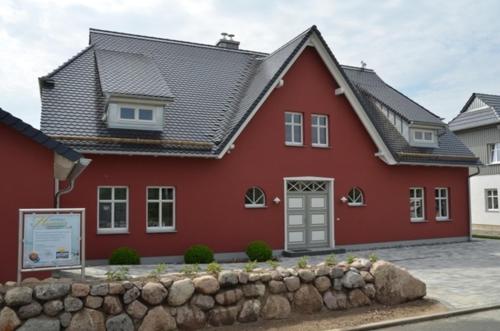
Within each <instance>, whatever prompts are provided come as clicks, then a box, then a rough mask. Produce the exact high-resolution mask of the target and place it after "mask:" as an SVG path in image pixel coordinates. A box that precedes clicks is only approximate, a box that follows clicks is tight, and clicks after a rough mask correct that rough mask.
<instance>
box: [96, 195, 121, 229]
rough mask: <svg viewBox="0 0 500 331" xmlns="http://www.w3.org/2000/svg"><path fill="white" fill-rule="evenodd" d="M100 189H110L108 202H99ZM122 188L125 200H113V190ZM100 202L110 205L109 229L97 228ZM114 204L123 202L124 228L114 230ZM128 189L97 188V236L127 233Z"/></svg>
mask: <svg viewBox="0 0 500 331" xmlns="http://www.w3.org/2000/svg"><path fill="white" fill-rule="evenodd" d="M102 188H110V189H111V199H110V200H106V199H104V200H101V197H100V190H101V189H102ZM118 188H124V189H125V192H126V199H125V200H121V199H120V200H117V199H115V189H118ZM101 202H104V203H111V227H110V228H101V227H99V220H100V217H99V216H100V215H99V210H100V208H99V207H100V204H101ZM116 202H125V223H126V224H127V226H126V227H124V228H115V203H116ZM128 209H129V189H128V186H98V187H97V222H96V223H97V225H96V226H97V234H120V233H128V228H129V210H128Z"/></svg>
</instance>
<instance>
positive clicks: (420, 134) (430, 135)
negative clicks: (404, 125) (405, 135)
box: [413, 129, 435, 144]
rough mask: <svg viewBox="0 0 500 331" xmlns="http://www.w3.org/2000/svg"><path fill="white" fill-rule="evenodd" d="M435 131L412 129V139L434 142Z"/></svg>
mask: <svg viewBox="0 0 500 331" xmlns="http://www.w3.org/2000/svg"><path fill="white" fill-rule="evenodd" d="M434 136H435V133H434V131H432V130H421V129H414V130H413V140H414V141H415V142H417V143H424V144H432V143H434V141H435V139H434Z"/></svg>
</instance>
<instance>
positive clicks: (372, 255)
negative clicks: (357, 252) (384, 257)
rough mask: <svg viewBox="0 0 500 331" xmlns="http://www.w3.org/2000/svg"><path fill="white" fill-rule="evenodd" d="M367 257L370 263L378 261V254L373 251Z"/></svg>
mask: <svg viewBox="0 0 500 331" xmlns="http://www.w3.org/2000/svg"><path fill="white" fill-rule="evenodd" d="M368 259H369V260H370V262H371V263H375V262H377V261H378V256H377V254H375V253H371V254H370V255H368Z"/></svg>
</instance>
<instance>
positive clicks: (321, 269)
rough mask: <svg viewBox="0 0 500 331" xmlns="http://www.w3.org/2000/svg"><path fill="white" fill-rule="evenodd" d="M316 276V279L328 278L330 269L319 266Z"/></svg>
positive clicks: (315, 272)
mask: <svg viewBox="0 0 500 331" xmlns="http://www.w3.org/2000/svg"><path fill="white" fill-rule="evenodd" d="M314 274H315V275H316V277H321V276H327V275H329V274H330V268H328V267H327V266H326V265H318V266H317V268H316V269H315V270H314Z"/></svg>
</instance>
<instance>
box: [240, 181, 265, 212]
mask: <svg viewBox="0 0 500 331" xmlns="http://www.w3.org/2000/svg"><path fill="white" fill-rule="evenodd" d="M265 206H266V195H265V194H264V191H263V190H262V189H261V188H260V187H256V186H254V187H251V188H249V189H248V190H247V192H246V193H245V207H246V208H263V207H265Z"/></svg>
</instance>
